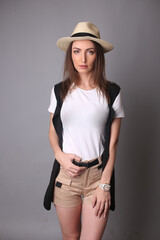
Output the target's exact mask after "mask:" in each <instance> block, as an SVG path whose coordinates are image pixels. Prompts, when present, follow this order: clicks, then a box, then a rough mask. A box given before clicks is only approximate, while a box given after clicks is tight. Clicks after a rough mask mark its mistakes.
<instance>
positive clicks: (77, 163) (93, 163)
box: [72, 158, 99, 168]
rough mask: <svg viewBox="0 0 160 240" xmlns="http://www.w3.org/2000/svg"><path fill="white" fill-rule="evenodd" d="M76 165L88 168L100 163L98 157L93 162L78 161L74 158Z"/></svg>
mask: <svg viewBox="0 0 160 240" xmlns="http://www.w3.org/2000/svg"><path fill="white" fill-rule="evenodd" d="M72 163H73V164H74V165H76V166H78V167H86V168H90V167H93V166H95V165H97V164H98V163H99V161H98V158H96V159H95V160H94V161H92V162H76V160H74V159H73V162H72Z"/></svg>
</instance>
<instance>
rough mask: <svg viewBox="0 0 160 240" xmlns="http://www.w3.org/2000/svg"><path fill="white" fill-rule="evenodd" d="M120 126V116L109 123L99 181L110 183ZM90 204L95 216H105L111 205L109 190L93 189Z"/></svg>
mask: <svg viewBox="0 0 160 240" xmlns="http://www.w3.org/2000/svg"><path fill="white" fill-rule="evenodd" d="M120 127H121V118H115V119H114V120H113V122H112V125H111V135H110V144H109V159H108V161H107V164H106V166H105V168H104V170H103V173H102V177H101V183H108V184H110V180H111V176H112V173H113V168H114V164H115V159H116V152H117V146H118V140H119V133H120ZM92 205H93V207H95V214H96V216H98V217H99V218H100V217H101V215H102V214H104V217H105V216H106V215H107V211H108V210H109V208H110V205H111V195H110V191H108V192H105V191H104V190H102V189H101V188H99V187H98V188H97V189H96V191H95V195H94V197H93V202H92Z"/></svg>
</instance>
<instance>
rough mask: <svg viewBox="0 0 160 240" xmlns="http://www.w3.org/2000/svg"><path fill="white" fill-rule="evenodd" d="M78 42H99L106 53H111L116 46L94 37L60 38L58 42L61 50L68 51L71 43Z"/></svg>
mask: <svg viewBox="0 0 160 240" xmlns="http://www.w3.org/2000/svg"><path fill="white" fill-rule="evenodd" d="M76 40H90V41H94V42H97V43H99V44H100V45H101V46H102V48H103V52H104V53H106V52H109V51H111V50H112V49H113V48H114V46H113V45H112V44H110V43H109V42H106V41H104V40H102V39H99V38H94V37H89V36H85V37H64V38H60V39H59V40H58V41H57V46H58V47H59V48H60V49H61V50H63V51H67V49H68V46H69V44H70V43H71V42H73V41H76Z"/></svg>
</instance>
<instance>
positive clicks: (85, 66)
mask: <svg viewBox="0 0 160 240" xmlns="http://www.w3.org/2000/svg"><path fill="white" fill-rule="evenodd" d="M79 67H80V68H82V69H86V68H87V67H88V66H87V65H79Z"/></svg>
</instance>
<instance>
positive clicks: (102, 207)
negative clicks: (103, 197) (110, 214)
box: [98, 202, 105, 218]
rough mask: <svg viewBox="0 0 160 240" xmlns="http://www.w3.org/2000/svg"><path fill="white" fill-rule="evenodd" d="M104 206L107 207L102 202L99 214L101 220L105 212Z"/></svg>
mask: <svg viewBox="0 0 160 240" xmlns="http://www.w3.org/2000/svg"><path fill="white" fill-rule="evenodd" d="M104 206H105V204H104V203H102V202H101V205H100V208H99V213H98V217H99V218H100V217H101V215H102V213H103V211H104Z"/></svg>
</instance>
